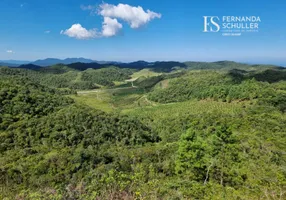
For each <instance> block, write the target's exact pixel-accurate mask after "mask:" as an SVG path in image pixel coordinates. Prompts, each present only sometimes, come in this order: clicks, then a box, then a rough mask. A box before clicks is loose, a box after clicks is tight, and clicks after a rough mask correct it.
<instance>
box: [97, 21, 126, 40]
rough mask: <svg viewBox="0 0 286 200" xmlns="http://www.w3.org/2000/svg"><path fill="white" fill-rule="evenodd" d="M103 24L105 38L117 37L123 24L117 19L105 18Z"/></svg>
mask: <svg viewBox="0 0 286 200" xmlns="http://www.w3.org/2000/svg"><path fill="white" fill-rule="evenodd" d="M102 24H103V26H102V36H103V37H111V36H115V35H117V33H118V32H119V31H120V29H122V24H120V23H119V22H118V21H117V19H111V18H110V17H104V21H103V23H102Z"/></svg>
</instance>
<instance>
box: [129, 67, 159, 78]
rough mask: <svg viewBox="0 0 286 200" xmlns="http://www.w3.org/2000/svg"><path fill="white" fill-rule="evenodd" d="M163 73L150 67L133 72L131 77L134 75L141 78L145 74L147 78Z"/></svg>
mask: <svg viewBox="0 0 286 200" xmlns="http://www.w3.org/2000/svg"><path fill="white" fill-rule="evenodd" d="M161 74H162V73H157V72H153V71H151V70H150V69H142V70H140V71H138V72H135V73H134V74H132V76H131V77H132V79H136V78H139V77H141V76H145V77H146V78H147V77H152V76H159V75H161Z"/></svg>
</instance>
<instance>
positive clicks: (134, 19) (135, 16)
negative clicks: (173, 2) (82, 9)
mask: <svg viewBox="0 0 286 200" xmlns="http://www.w3.org/2000/svg"><path fill="white" fill-rule="evenodd" d="M98 14H100V15H102V16H104V17H111V18H119V19H122V20H124V21H126V22H128V23H129V24H130V26H131V28H139V27H141V26H143V25H145V24H147V23H148V22H150V21H151V20H152V19H155V18H161V14H160V13H155V12H153V11H150V10H147V12H145V11H144V10H143V8H142V7H141V6H138V7H132V6H130V5H128V4H121V3H120V4H118V5H117V6H115V5H112V4H107V3H103V4H101V5H100V6H99V11H98Z"/></svg>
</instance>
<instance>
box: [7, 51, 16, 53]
mask: <svg viewBox="0 0 286 200" xmlns="http://www.w3.org/2000/svg"><path fill="white" fill-rule="evenodd" d="M6 52H7V53H15V52H14V51H13V50H7V51H6Z"/></svg>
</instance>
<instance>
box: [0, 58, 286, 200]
mask: <svg viewBox="0 0 286 200" xmlns="http://www.w3.org/2000/svg"><path fill="white" fill-rule="evenodd" d="M113 64H114V65H112V66H111V65H108V64H106V63H105V64H93V63H91V64H82V63H74V64H70V65H65V64H57V65H53V66H49V67H39V66H37V65H31V64H30V65H25V66H22V67H18V68H9V67H0V188H1V192H0V199H5V200H6V199H9V200H10V199H11V200H12V199H13V200H14V199H27V200H30V199H31V200H34V199H44V200H46V199H47V200H48V199H59V200H72V199H87V200H94V199H98V200H104V199H118V200H124V199H130V200H131V199H202V200H208V199H217V200H219V199H237V200H238V199H241V200H242V199H245V200H248V199H251V200H252V199H253V200H261V199H271V200H282V199H286V168H285V166H286V154H285V152H286V69H284V68H279V67H276V66H267V65H246V64H240V63H234V62H228V61H221V62H216V63H178V62H157V63H146V62H144V61H140V62H136V63H132V64H130V66H129V68H128V67H127V66H126V65H125V66H123V64H122V63H113ZM131 65H132V66H131ZM92 66H93V67H92ZM136 66H137V67H136ZM154 66H155V67H154ZM27 68H28V69H27ZM29 68H31V69H29Z"/></svg>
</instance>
